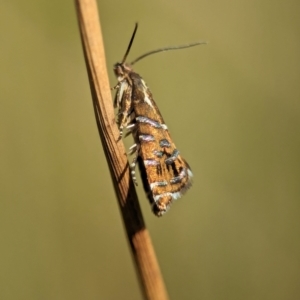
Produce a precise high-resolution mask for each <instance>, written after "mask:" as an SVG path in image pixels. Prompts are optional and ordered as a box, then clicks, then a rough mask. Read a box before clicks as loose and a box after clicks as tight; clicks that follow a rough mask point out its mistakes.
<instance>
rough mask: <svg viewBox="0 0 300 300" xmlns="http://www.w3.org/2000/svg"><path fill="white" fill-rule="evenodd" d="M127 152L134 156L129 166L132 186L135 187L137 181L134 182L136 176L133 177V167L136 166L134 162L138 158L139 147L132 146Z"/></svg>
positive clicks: (137, 145) (136, 145)
mask: <svg viewBox="0 0 300 300" xmlns="http://www.w3.org/2000/svg"><path fill="white" fill-rule="evenodd" d="M129 150H130V153H131V154H134V158H133V160H132V162H131V164H130V170H131V176H132V180H133V182H134V184H135V185H136V186H137V185H138V184H137V180H136V176H135V166H136V161H137V159H138V157H139V152H140V145H139V144H134V145H132V146H131V147H130V148H129Z"/></svg>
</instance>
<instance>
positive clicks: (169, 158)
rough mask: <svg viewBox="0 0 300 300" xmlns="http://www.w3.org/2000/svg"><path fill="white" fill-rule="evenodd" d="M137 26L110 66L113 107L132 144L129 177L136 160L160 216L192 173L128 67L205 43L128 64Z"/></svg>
mask: <svg viewBox="0 0 300 300" xmlns="http://www.w3.org/2000/svg"><path fill="white" fill-rule="evenodd" d="M137 28H138V25H137V24H136V25H135V28H134V31H133V34H132V37H131V39H130V42H129V45H128V48H127V50H126V53H125V55H124V58H123V60H122V62H121V63H116V64H115V65H114V72H115V75H116V76H117V79H118V84H117V85H116V87H115V88H116V89H117V92H116V96H115V100H114V106H115V107H116V108H118V121H117V123H118V125H119V130H120V138H121V137H122V135H123V129H124V128H125V129H126V130H127V133H126V136H127V135H129V134H130V133H132V135H133V138H134V141H135V144H134V145H133V146H132V147H130V154H134V159H133V161H132V163H131V166H130V167H131V174H132V177H133V180H134V182H135V183H136V177H135V166H136V163H137V162H138V165H139V168H140V172H141V176H142V180H143V185H144V189H145V191H146V193H147V196H148V199H149V201H150V203H151V205H152V210H153V212H154V214H155V215H157V216H162V215H163V214H164V213H166V212H167V211H168V210H169V208H170V205H171V204H172V202H173V200H176V199H178V198H180V197H181V196H182V195H183V194H184V192H185V191H186V190H187V189H188V188H189V187H190V186H191V184H192V176H193V174H192V171H191V168H190V167H189V165H188V163H187V162H186V161H185V160H184V159H183V158H182V156H181V155H180V154H179V151H178V150H177V148H176V147H175V144H174V143H173V141H172V139H171V137H170V134H169V131H168V128H167V126H166V125H165V122H164V120H163V118H162V116H161V114H160V112H159V109H158V107H157V105H156V103H155V102H154V100H153V96H152V93H151V91H150V90H149V88H148V87H147V85H146V83H145V81H144V80H143V79H142V77H141V76H140V75H139V74H137V73H135V72H134V71H133V70H132V67H131V66H132V65H133V64H134V63H136V62H137V61H139V60H140V59H142V58H144V57H146V56H148V55H151V54H154V53H157V52H162V51H168V50H174V49H183V48H188V47H193V46H197V45H201V44H206V42H197V43H193V44H189V45H183V46H175V47H167V48H161V49H157V50H154V51H150V52H147V53H145V54H144V55H142V56H140V57H138V58H137V59H136V60H134V61H133V62H132V63H131V64H130V65H129V64H126V63H125V60H126V58H127V55H128V53H129V51H130V48H131V45H132V42H133V40H134V37H135V34H136V31H137Z"/></svg>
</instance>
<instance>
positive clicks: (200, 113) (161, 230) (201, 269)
mask: <svg viewBox="0 0 300 300" xmlns="http://www.w3.org/2000/svg"><path fill="white" fill-rule="evenodd" d="M98 5H99V13H100V18H101V24H102V30H103V35H104V40H105V50H106V56H107V65H108V66H109V75H110V81H111V86H114V85H115V84H116V79H115V78H114V76H113V72H112V66H113V64H114V63H115V62H117V61H119V60H121V58H122V57H123V55H124V52H125V49H126V47H127V44H128V41H129V38H130V36H131V33H132V30H133V27H134V23H135V22H136V21H138V22H139V25H140V26H139V30H138V32H137V36H136V40H135V42H134V45H133V47H132V51H131V53H130V57H129V60H132V59H134V58H136V57H137V56H139V55H141V54H143V53H144V52H146V51H149V50H152V49H156V48H159V47H162V46H168V45H180V44H185V43H189V42H194V41H198V40H207V41H209V44H208V45H206V46H199V47H195V48H191V49H186V50H181V51H174V52H167V53H160V54H157V55H154V56H151V57H148V58H147V59H145V60H142V61H141V62H139V63H138V64H137V65H136V66H135V70H136V71H137V72H139V73H140V74H142V76H143V77H144V79H145V80H146V82H147V83H148V85H149V86H150V88H151V90H152V92H153V94H154V97H155V99H156V102H157V103H158V105H159V107H160V110H161V112H162V114H163V116H164V118H165V120H166V123H167V124H168V127H169V129H170V131H171V134H172V137H173V138H174V140H175V142H176V145H177V147H178V148H179V149H180V151H181V153H182V154H183V156H184V157H185V158H186V159H187V161H188V162H189V164H190V165H191V167H192V169H193V172H194V185H193V188H192V189H191V190H190V191H189V192H188V193H187V194H186V196H185V197H184V198H182V199H181V200H179V201H177V202H176V203H175V204H174V205H173V207H172V209H171V211H170V212H169V213H168V214H167V215H165V216H164V217H163V218H160V219H158V218H156V217H155V216H153V215H152V213H151V211H150V208H149V204H148V202H147V199H146V196H145V195H144V192H143V190H142V188H141V185H140V186H139V187H138V193H139V196H140V201H141V206H142V210H143V212H144V217H145V220H146V223H147V226H148V229H149V231H150V234H151V236H152V239H153V243H154V246H155V248H156V251H157V256H158V260H159V262H160V264H161V269H162V272H163V275H164V278H165V281H166V285H167V289H168V291H169V294H170V298H171V299H174V300H175V299H206V300H214V299H215V300H222V299H231V300H233V299H237V300H240V299H244V300H246V299H255V300H259V299H264V300H265V299H272V300H277V299H278V300H279V299H282V300H283V299H284V300H289V299H291V300H295V299H300V263H299V258H300V241H299V238H300V224H299V223H300V222H299V212H300V183H299V180H300V163H299V162H300V130H299V128H300V59H299V55H300V18H299V15H300V5H299V1H298V0H294V1H292V0H287V1H278V0H277V1H276V0H275V1H269V0H253V1H245V0H243V1H237V0H232V1H206V0H203V1H198V0H188V1H180V0H175V1H164V2H163V1H156V0H155V1H138V0H132V1H109V0H102V1H98ZM75 16H76V14H75V8H74V2H73V1H58V0H53V1H33V0H28V1H21V0H15V1H7V0H6V1H2V5H1V12H0V35H1V48H0V53H1V55H0V61H1V73H0V97H1V98H0V182H1V188H0V237H1V240H0V243H1V247H0V298H1V299H5V300H8V299H31V300H35V299H72V300H76V299H86V300H87V299H130V300H134V299H141V293H140V290H139V286H138V283H137V278H136V274H135V270H134V267H133V264H132V258H131V254H130V252H129V249H128V245H127V241H126V238H125V236H124V230H123V225H122V222H121V221H120V214H119V210H118V206H117V202H116V200H115V197H114V192H113V187H112V184H111V181H110V176H109V172H108V167H107V164H106V161H105V157H104V154H103V150H102V146H101V143H100V140H99V136H98V132H97V127H96V123H95V119H94V113H93V107H92V101H91V97H90V91H89V85H88V80H87V75H86V69H85V65H84V59H83V55H82V48H81V43H80V38H79V33H78V26H77V20H76V17H75ZM130 143H131V138H129V139H128V141H126V144H127V146H128V145H130ZM138 180H139V179H138Z"/></svg>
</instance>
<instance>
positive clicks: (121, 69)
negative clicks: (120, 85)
mask: <svg viewBox="0 0 300 300" xmlns="http://www.w3.org/2000/svg"><path fill="white" fill-rule="evenodd" d="M130 71H131V68H130V66H129V65H127V64H125V63H116V64H115V65H114V72H115V75H116V77H117V78H118V81H122V80H124V79H125V77H126V75H127V74H128V73H129V72H130Z"/></svg>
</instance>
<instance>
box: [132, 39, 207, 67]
mask: <svg viewBox="0 0 300 300" xmlns="http://www.w3.org/2000/svg"><path fill="white" fill-rule="evenodd" d="M204 44H207V42H205V41H202V42H196V43H192V44H187V45H181V46H171V47H165V48H159V49H156V50H152V51H149V52H147V53H145V54H143V55H141V56H139V57H138V58H137V59H135V60H134V61H133V62H131V63H130V64H131V65H134V64H135V63H136V62H138V61H139V60H141V59H142V58H145V57H146V56H149V55H152V54H155V53H158V52H164V51H169V50H179V49H184V48H190V47H194V46H198V45H204Z"/></svg>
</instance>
